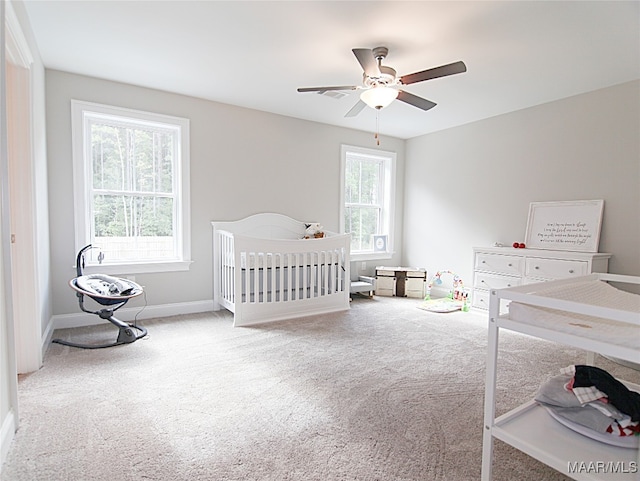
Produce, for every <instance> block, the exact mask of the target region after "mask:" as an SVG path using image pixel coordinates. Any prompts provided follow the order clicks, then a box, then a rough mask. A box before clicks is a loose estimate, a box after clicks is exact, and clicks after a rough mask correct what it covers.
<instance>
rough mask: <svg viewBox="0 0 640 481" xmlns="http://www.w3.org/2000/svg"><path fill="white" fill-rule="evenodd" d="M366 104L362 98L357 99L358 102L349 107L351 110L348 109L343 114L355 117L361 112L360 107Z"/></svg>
mask: <svg viewBox="0 0 640 481" xmlns="http://www.w3.org/2000/svg"><path fill="white" fill-rule="evenodd" d="M366 106H367V104H365V103H364V102H363V101H362V100H358V102H357V103H356V104H355V105H354V106H353V107H351V110H349V111H348V112H347V113H346V114H344V116H345V117H355V116H356V115H358V114H359V113H360V112H362V109H364V108H365V107H366Z"/></svg>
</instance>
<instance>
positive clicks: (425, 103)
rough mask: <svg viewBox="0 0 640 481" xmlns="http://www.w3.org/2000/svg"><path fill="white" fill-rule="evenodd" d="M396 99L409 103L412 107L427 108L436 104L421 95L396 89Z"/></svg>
mask: <svg viewBox="0 0 640 481" xmlns="http://www.w3.org/2000/svg"><path fill="white" fill-rule="evenodd" d="M398 100H400V101H402V102H405V103H407V104H409V105H413V106H414V107H418V108H419V109H422V110H429V109H432V108H433V107H435V106H436V105H437V104H436V103H434V102H432V101H431V100H427V99H423V98H422V97H418V96H417V95H413V94H410V93H409V92H405V91H404V90H400V91H398Z"/></svg>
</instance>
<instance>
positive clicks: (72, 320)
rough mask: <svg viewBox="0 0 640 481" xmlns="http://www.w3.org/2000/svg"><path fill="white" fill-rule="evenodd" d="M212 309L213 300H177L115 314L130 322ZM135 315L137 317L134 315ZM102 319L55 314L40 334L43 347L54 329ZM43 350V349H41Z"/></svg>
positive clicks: (126, 308) (82, 314)
mask: <svg viewBox="0 0 640 481" xmlns="http://www.w3.org/2000/svg"><path fill="white" fill-rule="evenodd" d="M212 310H213V300H211V299H208V300H204V301H193V302H177V303H174V304H160V305H157V306H146V307H145V308H142V307H123V308H122V309H118V311H116V314H115V316H116V317H117V318H118V319H120V320H121V321H125V322H132V321H134V320H136V319H137V320H142V319H152V318H156V317H168V316H177V315H180V314H195V313H198V312H209V311H212ZM136 316H137V317H136ZM104 322H105V320H104V319H100V317H98V316H97V315H95V314H88V313H85V312H78V313H74V314H56V315H54V316H52V317H51V320H50V321H49V324H48V325H47V328H46V329H45V335H43V336H42V339H43V348H44V349H46V347H47V346H48V345H49V341H50V340H51V336H52V335H53V331H54V330H56V329H67V328H73V327H84V326H94V325H97V324H103V323H104ZM43 352H44V351H43Z"/></svg>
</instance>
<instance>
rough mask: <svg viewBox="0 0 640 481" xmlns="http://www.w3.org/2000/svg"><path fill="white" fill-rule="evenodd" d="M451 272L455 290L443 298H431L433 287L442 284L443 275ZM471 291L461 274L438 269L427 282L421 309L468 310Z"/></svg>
mask: <svg viewBox="0 0 640 481" xmlns="http://www.w3.org/2000/svg"><path fill="white" fill-rule="evenodd" d="M443 274H449V275H451V276H453V290H451V291H449V295H448V296H447V297H445V298H442V299H431V288H432V287H433V286H434V284H435V285H436V286H439V285H442V275H443ZM468 297H469V293H468V292H467V291H466V290H465V289H464V283H463V282H462V279H461V278H460V276H459V275H458V274H456V273H454V272H451V271H438V272H436V273H435V275H434V276H433V277H432V278H431V281H429V284H427V295H426V296H425V298H424V303H423V304H422V305H421V306H419V307H420V309H424V310H426V311H433V312H453V311H459V310H462V311H464V312H467V311H468V310H469V304H468Z"/></svg>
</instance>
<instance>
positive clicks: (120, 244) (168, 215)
mask: <svg viewBox="0 0 640 481" xmlns="http://www.w3.org/2000/svg"><path fill="white" fill-rule="evenodd" d="M93 205H94V216H93V218H94V231H93V232H94V234H93V239H92V243H93V244H95V245H96V246H99V247H100V249H101V250H102V251H104V252H105V254H106V255H107V262H108V260H109V259H111V260H114V259H126V260H139V259H141V258H142V259H160V258H162V257H171V256H173V255H175V252H176V249H175V242H174V237H173V233H174V222H173V217H174V214H173V199H172V198H170V197H146V196H144V197H140V196H132V195H104V194H99V195H95V196H94V202H93Z"/></svg>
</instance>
